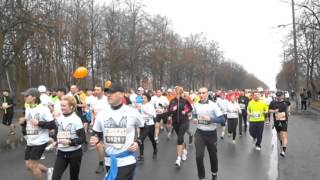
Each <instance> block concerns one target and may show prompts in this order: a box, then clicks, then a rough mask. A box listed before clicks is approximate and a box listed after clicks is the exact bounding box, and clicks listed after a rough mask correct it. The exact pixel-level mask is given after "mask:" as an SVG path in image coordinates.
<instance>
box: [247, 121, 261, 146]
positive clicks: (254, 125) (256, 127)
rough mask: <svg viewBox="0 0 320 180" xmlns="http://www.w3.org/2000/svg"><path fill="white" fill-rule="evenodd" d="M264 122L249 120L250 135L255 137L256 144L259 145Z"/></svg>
mask: <svg viewBox="0 0 320 180" xmlns="http://www.w3.org/2000/svg"><path fill="white" fill-rule="evenodd" d="M263 128H264V122H250V127H249V131H250V135H251V136H252V137H253V138H254V139H257V142H256V146H258V147H261V141H262V134H263Z"/></svg>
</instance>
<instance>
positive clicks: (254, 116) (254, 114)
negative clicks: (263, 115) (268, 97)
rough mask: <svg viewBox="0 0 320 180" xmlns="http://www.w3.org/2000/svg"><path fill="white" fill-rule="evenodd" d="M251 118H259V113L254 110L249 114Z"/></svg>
mask: <svg viewBox="0 0 320 180" xmlns="http://www.w3.org/2000/svg"><path fill="white" fill-rule="evenodd" d="M251 116H252V117H253V118H260V113H257V112H254V113H252V115H251Z"/></svg>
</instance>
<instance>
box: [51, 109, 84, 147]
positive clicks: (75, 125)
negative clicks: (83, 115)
mask: <svg viewBox="0 0 320 180" xmlns="http://www.w3.org/2000/svg"><path fill="white" fill-rule="evenodd" d="M57 124H58V134H57V143H58V150H60V151H64V152H69V151H75V150H78V149H80V148H81V145H78V146H70V145H63V144H59V141H60V140H62V139H67V140H71V139H75V138H78V136H77V134H76V131H77V130H79V129H81V128H83V125H82V121H81V119H80V118H79V116H77V115H76V114H75V113H73V114H71V115H70V116H67V117H65V116H63V115H62V116H60V117H58V119H57Z"/></svg>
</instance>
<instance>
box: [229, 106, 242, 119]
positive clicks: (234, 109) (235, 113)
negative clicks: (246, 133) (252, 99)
mask: <svg viewBox="0 0 320 180" xmlns="http://www.w3.org/2000/svg"><path fill="white" fill-rule="evenodd" d="M240 112H241V108H240V105H239V104H238V103H237V102H228V108H227V118H239V113H240Z"/></svg>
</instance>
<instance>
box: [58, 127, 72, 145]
mask: <svg viewBox="0 0 320 180" xmlns="http://www.w3.org/2000/svg"><path fill="white" fill-rule="evenodd" d="M69 139H71V133H70V131H59V132H58V134H57V141H58V147H67V146H69V145H63V144H61V143H60V142H61V140H69Z"/></svg>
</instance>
